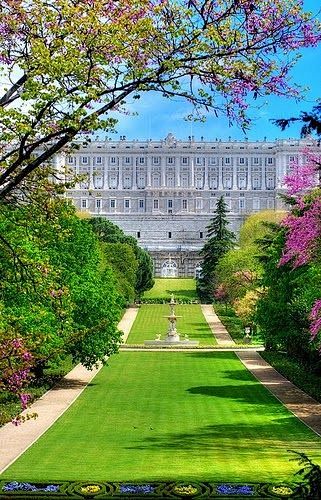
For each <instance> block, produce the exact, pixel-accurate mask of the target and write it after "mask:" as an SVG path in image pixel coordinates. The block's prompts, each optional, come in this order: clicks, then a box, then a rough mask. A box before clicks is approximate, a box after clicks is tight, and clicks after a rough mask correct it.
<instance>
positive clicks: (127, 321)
mask: <svg viewBox="0 0 321 500" xmlns="http://www.w3.org/2000/svg"><path fill="white" fill-rule="evenodd" d="M138 311H139V308H138V307H129V308H128V309H127V310H126V311H125V314H124V316H123V317H122V319H121V320H120V322H119V323H118V330H121V331H122V332H123V336H122V341H123V342H124V343H125V342H126V340H127V337H128V335H129V332H130V330H131V327H132V325H133V323H134V321H135V319H136V316H137V314H138Z"/></svg>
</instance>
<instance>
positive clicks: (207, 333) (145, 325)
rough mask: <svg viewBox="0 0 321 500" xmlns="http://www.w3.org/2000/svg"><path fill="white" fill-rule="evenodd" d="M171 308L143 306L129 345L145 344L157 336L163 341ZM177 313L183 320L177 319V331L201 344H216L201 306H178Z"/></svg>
mask: <svg viewBox="0 0 321 500" xmlns="http://www.w3.org/2000/svg"><path fill="white" fill-rule="evenodd" d="M169 313H170V308H169V305H168V304H143V305H142V306H141V307H140V309H139V312H138V315H137V317H136V320H135V322H134V324H133V326H132V329H131V331H130V334H129V337H128V340H127V343H128V344H143V343H144V340H154V339H155V337H156V335H157V334H159V333H160V334H161V338H162V339H163V338H164V337H165V336H166V333H167V330H168V325H169V323H168V320H167V319H166V318H165V317H164V316H168V315H169ZM175 313H176V314H177V316H181V318H178V319H177V324H176V326H177V331H178V333H179V334H181V339H182V340H183V339H184V335H185V334H186V335H188V337H189V340H199V342H200V344H203V345H211V344H216V340H215V338H214V336H213V334H212V332H211V330H210V328H209V326H208V324H207V322H206V321H205V318H204V315H203V313H202V310H201V306H200V305H199V304H178V305H176V306H175Z"/></svg>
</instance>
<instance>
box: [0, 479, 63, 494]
mask: <svg viewBox="0 0 321 500" xmlns="http://www.w3.org/2000/svg"><path fill="white" fill-rule="evenodd" d="M2 491H46V492H48V493H49V492H50V493H56V492H58V491H59V485H58V484H48V485H47V486H36V485H35V484H32V483H19V482H17V481H12V482H11V483H7V484H5V485H4V486H3V488H2Z"/></svg>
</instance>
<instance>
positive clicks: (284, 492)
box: [269, 486, 294, 497]
mask: <svg viewBox="0 0 321 500" xmlns="http://www.w3.org/2000/svg"><path fill="white" fill-rule="evenodd" d="M269 491H270V492H271V493H273V494H274V495H278V496H280V497H289V496H290V495H293V493H294V491H293V489H292V488H290V487H289V486H271V487H270V488H269Z"/></svg>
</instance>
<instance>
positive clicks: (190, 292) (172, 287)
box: [143, 278, 197, 300]
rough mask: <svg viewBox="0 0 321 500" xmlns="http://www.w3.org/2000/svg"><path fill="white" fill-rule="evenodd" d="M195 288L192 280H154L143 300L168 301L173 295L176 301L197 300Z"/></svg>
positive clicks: (194, 282)
mask: <svg viewBox="0 0 321 500" xmlns="http://www.w3.org/2000/svg"><path fill="white" fill-rule="evenodd" d="M195 287H196V281H195V280H194V279H193V278H155V285H154V286H153V288H152V289H151V290H148V292H145V293H144V296H143V298H144V299H164V300H169V299H170V298H171V294H172V293H173V294H174V296H175V298H176V299H181V300H197V294H196V291H195Z"/></svg>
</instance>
